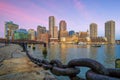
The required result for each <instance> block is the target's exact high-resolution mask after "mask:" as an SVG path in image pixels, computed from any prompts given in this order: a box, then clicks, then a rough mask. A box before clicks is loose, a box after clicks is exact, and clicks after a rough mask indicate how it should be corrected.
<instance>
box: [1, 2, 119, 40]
mask: <svg viewBox="0 0 120 80" xmlns="http://www.w3.org/2000/svg"><path fill="white" fill-rule="evenodd" d="M113 5H115V6H113ZM118 10H119V1H116V2H115V1H113V0H100V1H94V2H91V0H87V1H85V0H51V1H47V0H31V1H28V0H25V1H24V3H23V1H20V0H18V1H16V0H1V1H0V17H1V19H0V37H4V30H3V29H4V24H5V21H13V22H14V23H16V24H18V25H19V27H20V28H25V29H35V30H36V29H37V26H38V25H41V26H45V27H46V28H47V29H49V24H48V17H49V16H54V17H55V18H56V22H55V25H56V26H59V22H60V21H61V20H65V21H66V23H67V30H68V31H70V30H75V31H77V32H78V31H86V30H87V29H88V30H89V25H90V24H91V23H96V24H97V25H98V36H105V32H104V30H105V22H106V21H109V20H114V21H115V25H116V26H115V28H116V30H115V31H116V39H120V32H119V29H120V28H119V26H120V20H119V17H120V16H119V14H120V12H119V11H118Z"/></svg>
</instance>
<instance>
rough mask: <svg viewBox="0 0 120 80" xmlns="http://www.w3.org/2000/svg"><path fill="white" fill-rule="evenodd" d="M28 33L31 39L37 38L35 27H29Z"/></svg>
mask: <svg viewBox="0 0 120 80" xmlns="http://www.w3.org/2000/svg"><path fill="white" fill-rule="evenodd" d="M28 35H29V37H28V38H29V40H35V38H36V37H35V30H34V29H29V30H28Z"/></svg>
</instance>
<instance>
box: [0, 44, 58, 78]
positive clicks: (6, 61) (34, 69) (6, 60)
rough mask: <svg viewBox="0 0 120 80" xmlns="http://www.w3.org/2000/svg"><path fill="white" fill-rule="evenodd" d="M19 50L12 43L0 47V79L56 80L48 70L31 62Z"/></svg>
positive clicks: (17, 46)
mask: <svg viewBox="0 0 120 80" xmlns="http://www.w3.org/2000/svg"><path fill="white" fill-rule="evenodd" d="M21 50H22V48H21V47H20V46H19V45H14V44H11V45H8V46H5V47H1V48H0V60H1V62H0V80H56V78H55V77H54V76H53V75H52V74H51V73H50V72H49V71H47V70H43V68H41V67H38V66H37V65H35V64H33V63H32V62H31V61H30V60H29V59H28V58H27V56H26V54H25V53H24V52H21ZM16 54H17V55H19V56H16Z"/></svg>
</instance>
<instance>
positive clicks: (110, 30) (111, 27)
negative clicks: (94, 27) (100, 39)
mask: <svg viewBox="0 0 120 80" xmlns="http://www.w3.org/2000/svg"><path fill="white" fill-rule="evenodd" d="M105 37H106V38H107V40H108V43H109V44H114V43H115V21H113V20H110V21H107V22H106V23H105Z"/></svg>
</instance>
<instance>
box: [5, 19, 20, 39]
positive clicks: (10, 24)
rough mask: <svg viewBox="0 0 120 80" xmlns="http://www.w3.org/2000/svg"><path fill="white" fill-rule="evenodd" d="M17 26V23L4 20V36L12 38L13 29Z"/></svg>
mask: <svg viewBox="0 0 120 80" xmlns="http://www.w3.org/2000/svg"><path fill="white" fill-rule="evenodd" d="M18 28H19V25H17V24H15V23H13V22H12V21H10V22H5V38H6V39H9V40H11V39H13V38H14V31H15V30H17V29H18Z"/></svg>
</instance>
